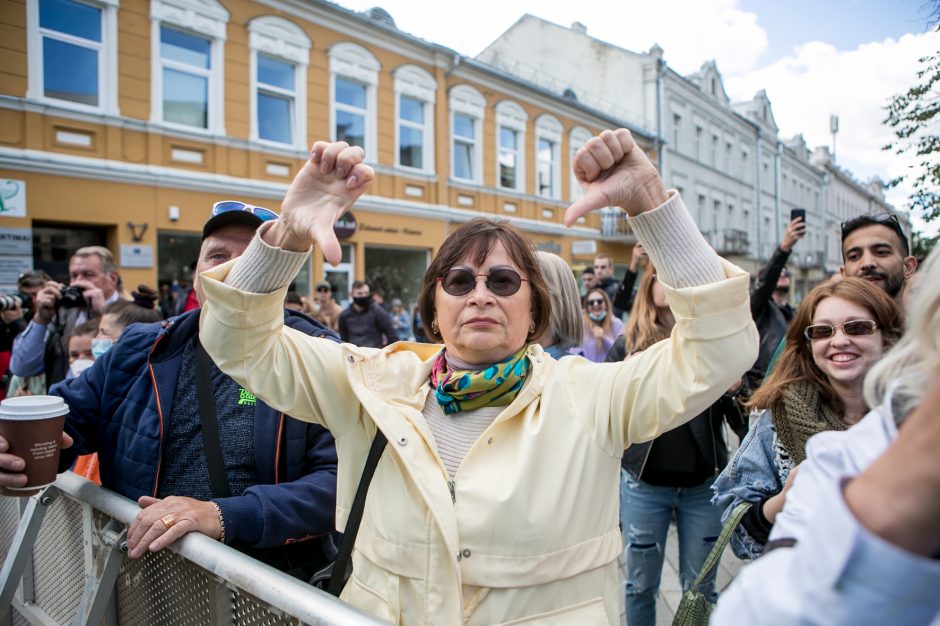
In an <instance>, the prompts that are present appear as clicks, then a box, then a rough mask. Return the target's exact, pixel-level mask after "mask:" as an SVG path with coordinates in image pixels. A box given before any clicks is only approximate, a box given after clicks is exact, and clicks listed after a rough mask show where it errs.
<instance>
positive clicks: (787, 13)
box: [739, 0, 926, 63]
mask: <svg viewBox="0 0 940 626" xmlns="http://www.w3.org/2000/svg"><path fill="white" fill-rule="evenodd" d="M925 2H926V0H890V1H889V0H838V1H835V0H742V1H741V2H740V3H739V6H740V8H741V9H742V10H744V11H751V12H753V13H756V14H757V15H758V20H759V23H760V25H761V26H763V27H764V28H765V29H767V32H768V35H769V38H768V44H769V45H768V48H767V51H766V52H765V53H764V54H763V55H761V56H760V57H759V59H758V60H759V62H761V63H768V62H772V61H775V60H777V59H779V58H780V57H783V56H786V55H787V54H790V53H791V52H792V51H793V48H794V47H795V46H797V45H799V44H802V43H805V42H807V41H826V42H828V43H831V44H832V45H833V46H835V47H836V48H837V49H839V50H852V49H854V48H856V47H858V45H859V44H863V43H868V42H871V41H881V40H883V39H885V38H886V37H893V38H895V39H897V38H899V37H901V35H904V34H906V33H921V32H923V31H924V28H925V25H926V11H925V9H924V6H925ZM807 17H809V18H810V19H807Z"/></svg>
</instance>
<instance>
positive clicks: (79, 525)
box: [0, 472, 383, 626]
mask: <svg viewBox="0 0 940 626" xmlns="http://www.w3.org/2000/svg"><path fill="white" fill-rule="evenodd" d="M139 510H140V509H139V508H138V506H137V504H136V503H135V502H132V501H131V500H128V499H127V498H124V497H122V496H119V495H117V494H115V493H112V492H110V491H107V490H105V489H102V488H101V487H98V486H97V485H95V484H93V483H90V482H88V481H86V480H84V479H83V478H80V477H79V476H76V475H75V474H73V473H71V472H67V473H64V474H60V475H59V478H58V480H56V482H55V483H54V484H53V485H51V486H50V487H48V488H46V489H45V490H44V491H43V492H42V493H40V494H39V495H37V496H33V497H32V498H28V499H27V498H7V497H2V496H0V559H2V560H3V568H2V570H0V626H10V625H16V626H20V625H23V624H34V625H42V626H47V625H52V624H75V625H79V624H93V625H94V626H98V625H100V624H107V625H108V626H114V625H119V624H127V625H133V626H138V625H141V624H147V625H149V624H161V625H162V624H167V625H177V624H180V625H182V624H199V625H202V624H238V625H245V626H254V625H259V626H281V625H293V624H312V625H321V624H322V625H324V626H327V625H334V624H343V625H346V624H349V625H354V626H355V625H360V624H362V625H365V624H379V623H383V622H379V621H377V620H376V619H375V618H373V617H371V616H369V615H366V614H365V613H362V612H361V611H358V610H357V609H355V608H353V607H351V606H349V605H347V604H345V603H343V602H340V601H339V600H338V599H337V598H334V597H333V596H331V595H329V594H326V593H324V592H322V591H320V590H319V589H315V588H313V587H311V586H310V585H307V584H305V583H303V582H302V581H300V580H297V579H295V578H292V577H290V576H288V575H286V574H284V573H282V572H279V571H278V570H276V569H274V568H272V567H269V566H267V565H265V564H263V563H261V562H259V561H256V560H255V559H252V558H250V557H248V556H245V555H244V554H242V553H240V552H238V551H237V550H234V549H232V548H229V547H228V546H225V545H222V544H220V543H219V542H217V541H213V540H211V539H209V538H208V537H205V536H202V535H199V534H197V533H191V534H190V535H187V536H186V537H184V538H183V539H182V540H180V541H177V542H176V543H174V544H173V545H172V546H170V547H169V548H166V549H164V550H161V551H160V552H156V553H151V554H147V555H146V556H144V557H142V558H139V559H136V560H132V559H129V558H126V557H125V552H126V549H127V547H126V543H125V541H124V539H125V536H126V525H127V524H129V523H130V521H131V520H133V518H134V516H135V515H136V514H137V512H138V511H139Z"/></svg>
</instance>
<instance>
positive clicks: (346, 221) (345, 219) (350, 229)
mask: <svg viewBox="0 0 940 626" xmlns="http://www.w3.org/2000/svg"><path fill="white" fill-rule="evenodd" d="M333 232H334V233H336V238H337V239H339V240H341V241H342V240H343V239H349V238H350V237H352V236H353V234H355V232H356V216H355V215H353V214H352V211H347V212H346V213H344V214H343V215H342V216H341V217H340V218H339V219H338V220H336V223H335V224H333Z"/></svg>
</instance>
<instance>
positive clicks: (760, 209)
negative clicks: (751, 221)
mask: <svg viewBox="0 0 940 626" xmlns="http://www.w3.org/2000/svg"><path fill="white" fill-rule="evenodd" d="M754 172H755V176H754V189H755V191H756V194H757V198H756V202H755V203H754V207H755V210H756V211H757V264H758V265H762V264H763V262H764V240H763V231H764V206H763V203H762V202H761V200H762V198H761V193H762V192H761V177H760V173H761V132H760V126H758V127H757V148H756V149H755V150H754Z"/></svg>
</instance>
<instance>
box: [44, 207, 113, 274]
mask: <svg viewBox="0 0 940 626" xmlns="http://www.w3.org/2000/svg"><path fill="white" fill-rule="evenodd" d="M107 245H108V238H107V229H106V228H85V227H80V226H78V225H76V224H52V223H42V222H33V268H35V269H38V270H43V271H45V272H46V273H47V274H49V275H50V276H52V278H53V280H57V281H59V282H60V283H65V284H68V282H69V259H71V258H72V254H73V253H74V252H75V251H76V250H78V249H79V248H83V247H85V246H107ZM112 252H114V251H112ZM115 256H117V255H115Z"/></svg>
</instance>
